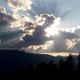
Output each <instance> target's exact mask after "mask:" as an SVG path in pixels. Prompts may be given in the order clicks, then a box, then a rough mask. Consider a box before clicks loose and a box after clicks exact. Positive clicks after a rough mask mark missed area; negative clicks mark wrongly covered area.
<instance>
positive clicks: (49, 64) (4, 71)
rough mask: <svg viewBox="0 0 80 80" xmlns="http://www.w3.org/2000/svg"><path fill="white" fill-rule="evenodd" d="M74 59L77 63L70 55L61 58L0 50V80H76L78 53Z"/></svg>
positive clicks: (78, 68)
mask: <svg viewBox="0 0 80 80" xmlns="http://www.w3.org/2000/svg"><path fill="white" fill-rule="evenodd" d="M65 58H66V59H65ZM64 59H65V60H64ZM76 60H77V61H78V64H77V65H76V64H75V63H76V62H75V58H74V56H72V55H69V57H62V58H61V57H53V56H49V55H42V54H33V53H26V52H23V51H18V50H0V80H6V79H7V80H56V79H61V80H64V79H67V80H68V79H71V80H73V79H74V78H75V80H78V78H79V79H80V55H79V56H76ZM57 61H58V63H57ZM55 63H57V64H55Z"/></svg>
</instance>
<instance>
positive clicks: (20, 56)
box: [0, 50, 56, 70]
mask: <svg viewBox="0 0 80 80" xmlns="http://www.w3.org/2000/svg"><path fill="white" fill-rule="evenodd" d="M54 59H56V58H55V57H53V56H49V55H43V54H33V53H26V52H23V51H18V50H0V70H14V69H15V68H17V67H25V66H26V65H28V64H33V65H34V66H35V65H37V64H39V63H40V62H49V61H51V60H54Z"/></svg>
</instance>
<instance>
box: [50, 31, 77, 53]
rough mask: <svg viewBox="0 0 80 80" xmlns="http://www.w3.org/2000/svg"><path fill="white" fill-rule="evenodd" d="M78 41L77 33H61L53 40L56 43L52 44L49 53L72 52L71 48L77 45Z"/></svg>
mask: <svg viewBox="0 0 80 80" xmlns="http://www.w3.org/2000/svg"><path fill="white" fill-rule="evenodd" d="M76 39H77V35H76V34H75V33H71V32H65V31H60V32H59V35H57V36H55V37H54V38H53V41H54V43H53V44H52V47H51V49H50V50H49V51H51V52H54V51H55V52H65V51H70V50H71V48H72V47H73V46H74V45H75V44H76V42H75V41H76ZM70 41H71V42H72V43H71V42H70ZM74 42H75V43H74ZM70 46H71V47H70Z"/></svg>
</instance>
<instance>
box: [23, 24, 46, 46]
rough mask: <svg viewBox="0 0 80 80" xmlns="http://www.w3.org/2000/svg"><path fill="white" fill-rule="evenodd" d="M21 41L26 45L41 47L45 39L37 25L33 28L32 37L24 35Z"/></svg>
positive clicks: (42, 31)
mask: <svg viewBox="0 0 80 80" xmlns="http://www.w3.org/2000/svg"><path fill="white" fill-rule="evenodd" d="M23 39H24V41H25V42H26V44H27V45H41V44H44V43H45V41H46V40H47V39H46V37H45V32H44V29H43V26H39V25H37V27H36V28H35V31H34V32H33V35H26V36H25V37H24V38H23Z"/></svg>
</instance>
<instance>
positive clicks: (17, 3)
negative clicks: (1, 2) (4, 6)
mask: <svg viewBox="0 0 80 80" xmlns="http://www.w3.org/2000/svg"><path fill="white" fill-rule="evenodd" d="M31 4H32V2H31V1H30V0H8V5H9V6H10V7H11V8H12V10H13V11H15V12H17V11H18V10H27V9H31Z"/></svg>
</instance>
